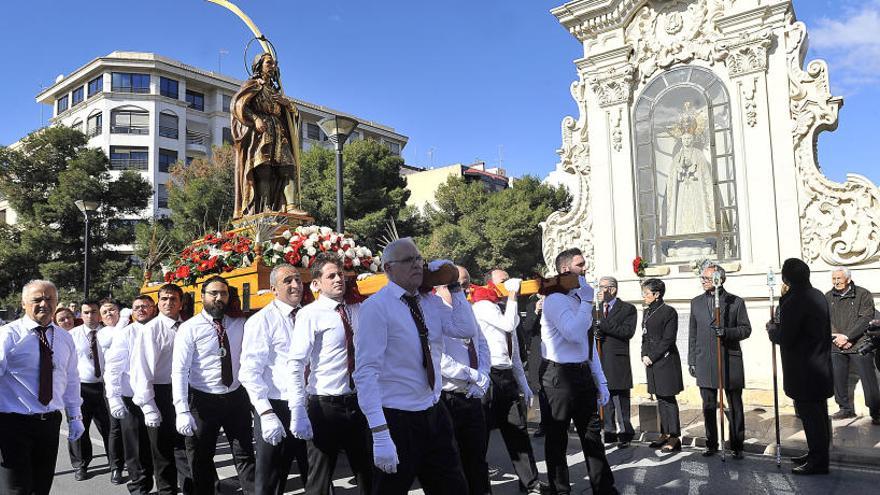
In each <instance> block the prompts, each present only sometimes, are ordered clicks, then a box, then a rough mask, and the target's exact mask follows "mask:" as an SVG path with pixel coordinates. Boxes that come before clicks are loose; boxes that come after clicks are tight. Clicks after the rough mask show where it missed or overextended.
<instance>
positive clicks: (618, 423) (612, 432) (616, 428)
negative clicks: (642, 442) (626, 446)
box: [604, 389, 636, 442]
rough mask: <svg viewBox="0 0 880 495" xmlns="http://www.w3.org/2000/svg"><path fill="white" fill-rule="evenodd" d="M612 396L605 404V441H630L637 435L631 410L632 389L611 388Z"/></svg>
mask: <svg viewBox="0 0 880 495" xmlns="http://www.w3.org/2000/svg"><path fill="white" fill-rule="evenodd" d="M608 392H609V393H610V394H611V397H610V398H609V399H608V404H605V407H604V410H605V411H604V412H605V441H606V442H613V441H615V440H616V441H618V442H629V441H631V440H632V439H633V437H634V436H635V435H636V430H635V429H634V428H633V425H632V419H631V414H632V412H631V411H630V390H629V389H621V390H609V391H608Z"/></svg>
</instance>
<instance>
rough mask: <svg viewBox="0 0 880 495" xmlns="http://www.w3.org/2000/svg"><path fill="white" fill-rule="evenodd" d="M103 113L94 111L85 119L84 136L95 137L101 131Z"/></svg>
mask: <svg viewBox="0 0 880 495" xmlns="http://www.w3.org/2000/svg"><path fill="white" fill-rule="evenodd" d="M103 121H104V119H103V114H101V113H96V114H95V115H92V116H91V117H89V118H88V120H86V136H88V137H95V136H97V135H99V134H101V132H103V124H104V122H103Z"/></svg>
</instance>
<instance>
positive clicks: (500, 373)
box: [486, 368, 538, 489]
mask: <svg viewBox="0 0 880 495" xmlns="http://www.w3.org/2000/svg"><path fill="white" fill-rule="evenodd" d="M489 378H491V379H492V388H491V391H490V396H489V404H488V406H489V410H488V413H487V414H486V424H487V428H486V439H487V444H488V438H489V433H491V432H492V430H494V429H495V428H498V429H499V430H500V431H501V438H502V439H504V446H505V447H507V454H508V455H509V456H510V460H511V462H512V463H513V471H514V472H515V473H516V476H517V477H518V478H519V483H520V488H525V489H530V488H533V487H534V486H536V485H537V484H538V467H537V466H536V465H535V454H534V452H533V451H532V442H531V440H530V439H529V432H528V422H527V421H526V414H527V409H528V406H527V404H526V402H525V399H524V398H523V396H521V395H520V391H519V384H518V383H517V382H516V378H514V376H513V369H502V368H492V370H491V371H490V372H489Z"/></svg>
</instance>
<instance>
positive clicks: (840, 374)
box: [825, 267, 880, 425]
mask: <svg viewBox="0 0 880 495" xmlns="http://www.w3.org/2000/svg"><path fill="white" fill-rule="evenodd" d="M831 283H832V285H833V287H832V289H831V290H830V291H828V292H827V293H826V294H825V299H826V300H827V301H828V307H829V309H830V311H831V337H832V341H831V342H832V345H831V364H832V365H833V367H834V401H835V402H837V405H838V407H840V410H839V411H837V412H836V413H834V414H833V415H831V419H847V418H854V417H855V416H856V410H855V404H854V403H853V402H854V401H853V394H852V392H853V391H854V388H855V384H853V388H850V386H849V375H850V373H853V374H857V375H858V377H859V379H860V380H861V381H862V389H863V390H864V392H865V405H867V406H868V410H869V412H870V414H871V422H872V423H873V424H875V425H880V387H878V383H877V375H876V373H875V371H874V363H873V360H874V354H873V352H869V353H867V354H865V355H862V354H860V353H858V352H855V349H858V348H859V347H860V346H861V345H862V343H863V341H865V340H866V339H867V337H866V335H865V332H866V331H867V330H868V326H869V324H870V322H871V319H872V318H873V317H874V298H873V296H872V295H871V292H870V291H869V290H867V289H865V288H863V287H859V286H858V285H856V284H854V283H853V281H852V274H851V273H850V271H849V269H848V268H843V267H837V268H835V269H834V271H832V272H831Z"/></svg>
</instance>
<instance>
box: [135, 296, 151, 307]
mask: <svg viewBox="0 0 880 495" xmlns="http://www.w3.org/2000/svg"><path fill="white" fill-rule="evenodd" d="M135 301H150V302H151V303H153V304H156V301H154V300H153V298H152V297H150V296H148V295H146V294H139V295H138V296H137V297H135V298H134V299H132V300H131V304H132V306H134V302H135Z"/></svg>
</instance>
